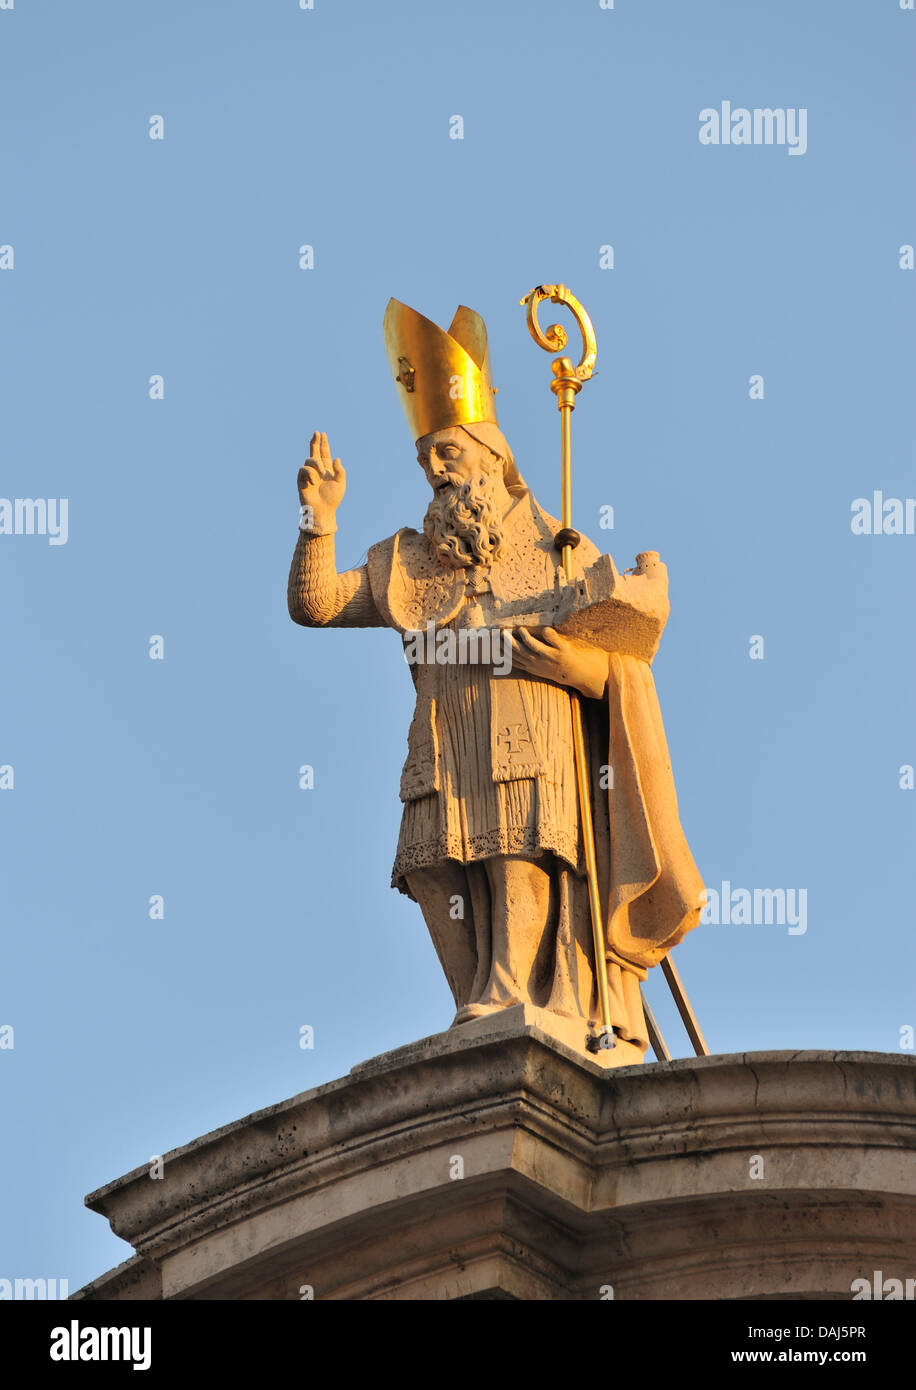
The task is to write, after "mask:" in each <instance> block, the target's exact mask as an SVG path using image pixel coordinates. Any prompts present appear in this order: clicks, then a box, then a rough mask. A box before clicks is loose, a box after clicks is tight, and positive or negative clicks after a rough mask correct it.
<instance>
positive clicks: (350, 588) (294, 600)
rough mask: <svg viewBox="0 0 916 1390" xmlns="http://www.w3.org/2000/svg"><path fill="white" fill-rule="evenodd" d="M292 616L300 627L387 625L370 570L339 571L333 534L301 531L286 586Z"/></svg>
mask: <svg viewBox="0 0 916 1390" xmlns="http://www.w3.org/2000/svg"><path fill="white" fill-rule="evenodd" d="M286 597H287V604H288V607H289V616H290V617H291V618H292V620H293V622H294V623H298V624H299V625H300V627H385V625H386V624H385V620H384V618H383V617H382V615H381V614H380V613H379V611H378V609H377V608H376V606H375V602H374V600H373V598H372V590H371V588H370V586H369V570H368V567H367V566H366V565H361V566H360V567H359V569H355V570H347V571H346V573H344V574H338V573H337V567H336V564H335V560H334V536H333V534H332V535H309V534H307V533H305V532H301V531H300V533H299V540H298V541H297V543H296V549H295V552H294V554H293V562H292V564H291V566H290V570H289V584H288V586H287V593H286Z"/></svg>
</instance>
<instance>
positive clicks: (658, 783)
mask: <svg viewBox="0 0 916 1390" xmlns="http://www.w3.org/2000/svg"><path fill="white" fill-rule="evenodd" d="M385 339H386V348H387V353H388V358H389V362H390V364H391V367H392V371H393V372H394V374H395V381H396V384H397V387H398V390H399V394H400V397H401V400H402V404H403V406H404V409H405V412H406V415H407V420H408V424H409V425H410V429H411V436H412V438H413V439H414V440H415V441H416V448H417V459H418V462H419V464H420V466H421V468H422V469H423V471H424V473H425V475H426V478H427V481H428V482H429V484H430V487H431V489H432V494H433V495H432V500H431V502H430V504H429V508H428V510H427V512H426V516H425V518H424V521H423V529H422V531H416V530H413V529H411V528H409V527H405V528H403V529H401V530H400V531H398V532H397V534H396V535H394V536H391V537H389V538H388V539H387V540H383V541H380V542H379V543H378V544H377V545H374V546H373V547H372V548H371V549H370V551H369V554H368V560H367V563H366V564H364V565H362V566H360V568H358V569H354V570H349V571H347V572H346V573H343V574H339V573H338V572H337V567H336V564H335V556H334V533H335V531H336V530H337V523H336V516H337V509H338V506H339V504H340V502H341V500H342V498H343V496H344V488H345V477H344V470H343V467H342V465H341V462H340V459H337V458H332V456H331V450H330V446H329V443H328V437H327V435H326V434H321V433H318V434H315V435H313V437H312V441H311V452H310V457H309V459H308V460H307V461H306V463H305V464H304V466H303V467H302V469H301V470H300V472H299V479H298V485H299V497H300V502H301V505H302V520H301V522H300V534H299V538H298V541H297V544H296V550H295V554H294V556H293V561H292V567H291V570H290V576H289V593H288V598H289V612H290V617H291V618H292V619H293V621H294V622H296V623H299V624H300V625H301V626H303V627H332V626H333V627H381V626H387V627H391V628H394V629H395V631H396V632H398V633H399V634H400V636H401V639H402V642H403V644H404V649H405V654H406V655H407V657H408V660H409V661H410V663H411V664H410V671H411V675H412V678H413V682H414V686H415V692H416V707H415V711H414V716H413V721H412V723H411V726H410V732H409V735H408V751H407V760H406V762H405V764H404V769H403V773H402V776H401V787H400V796H401V800H402V802H403V815H402V820H401V829H400V837H399V841H398V846H397V852H396V856H395V861H394V868H393V871H392V880H391V881H392V886H394V887H397V888H399V889H400V891H401V892H402V893H405V894H406V895H407V896H408V897H410V898H412V899H414V901H415V902H417V903H419V905H420V908H421V910H422V913H423V916H424V918H425V920H426V925H427V927H428V929H429V932H430V935H431V937H432V940H433V943H434V945H435V948H436V951H437V953H438V956H439V960H440V962H441V964H442V968H443V970H444V972H445V975H446V978H447V980H448V983H449V986H450V988H451V991H452V994H453V996H454V1000H455V1006H456V1010H457V1012H456V1015H455V1018H454V1021H453V1023H452V1027H456V1028H460V1027H461V1026H463V1025H467V1024H468V1023H469V1022H470V1021H472V1020H474V1019H478V1018H480V1017H482V1016H484V1015H488V1014H492V1013H494V1012H497V1011H501V1010H505V1009H508V1008H511V1007H513V1006H516V1005H519V1004H522V1005H526V1006H529V1008H533V1009H536V1010H540V1011H542V1012H541V1014H540V1015H538V1017H540V1018H542V1019H547V1020H548V1023H549V1022H550V1021H551V1020H552V1021H554V1022H555V1024H556V1025H557V1029H558V1030H559V1032H560V1033H563V1034H564V1035H565V1036H569V1037H575V1038H576V1039H578V1040H579V1041H578V1044H577V1045H578V1046H579V1047H580V1048H581V1049H582V1050H585V1046H586V1040H587V1038H588V1037H589V1036H590V1035H592V1034H593V1033H594V1030H595V1028H596V1026H597V1020H598V1013H597V1001H596V982H595V978H594V970H593V961H594V951H593V947H592V930H591V923H590V916H589V901H588V893H587V886H586V880H585V866H584V862H583V845H582V833H581V828H580V815H579V806H578V802H577V790H576V776H575V768H574V763H573V742H572V727H571V716H570V711H571V698H570V694H571V692H577V693H578V696H579V697H580V704H581V709H582V712H583V723H584V732H585V740H586V746H587V765H588V783H589V796H590V801H591V807H592V819H593V823H594V837H595V845H596V858H597V870H598V881H599V886H600V898H601V914H602V922H603V925H604V935H605V952H606V961H607V981H608V991H609V1000H610V1012H611V1021H612V1024H613V1033H614V1049H613V1051H614V1054H615V1056H614V1064H621V1063H624V1064H625V1063H629V1062H634V1061H641V1060H642V1059H643V1057H644V1054H645V1051H646V1048H647V1046H648V1036H647V1030H646V1022H645V1018H644V1014H643V1008H642V1001H641V996H640V982H641V981H642V980H644V979H645V978H646V973H647V970H648V969H649V968H650V967H652V966H653V965H656V964H658V963H659V962H660V961H661V960H662V959H663V957H664V956H665V955H666V954H667V952H668V951H670V950H671V948H672V947H673V946H675V945H676V944H677V943H678V942H680V941H681V940H682V939H683V937H684V935H685V933H686V932H687V931H689V930H690V929H691V928H692V927H694V926H695V925H696V924H697V922H698V920H699V914H700V910H701V908H700V899H701V891H702V882H701V879H700V877H699V874H698V872H697V869H696V866H695V864H694V862H693V859H692V857H691V854H690V850H689V848H688V846H687V843H686V841H685V838H684V834H683V831H682V829H681V826H680V821H679V818H678V810H677V801H676V796H675V790H674V782H673V779H672V774H671V767H670V761H669V756H668V750H667V745H666V741H665V734H664V729H663V727H662V720H661V713H660V710H659V706H658V700H657V697H656V693H655V685H654V681H653V678H652V672H651V668H650V665H649V660H650V659H651V656H652V655H653V654H654V649H655V647H656V646H657V641H658V636H659V635H660V632H661V626H662V625H663V623H664V616H666V615H667V597H666V593H667V579H666V575H665V570H664V566H663V565H660V563H659V562H658V557H657V555H655V554H654V552H646V553H645V554H644V555H641V556H639V557H638V559H637V565H636V569H635V572H631V573H629V574H627V575H625V576H621V575H618V574H617V571H616V569H615V568H614V566H613V562H612V561H611V560H610V557H607V556H605V557H601V556H600V555H599V552H598V550H597V549H596V547H595V546H594V545H592V543H591V542H590V541H588V540H587V539H586V538H584V537H582V538H581V541H580V543H579V544H578V546H577V548H576V549H575V550H574V551H573V556H574V571H575V574H574V583H573V584H572V585H571V584H570V580H569V578H568V577H567V576H566V575H565V574H564V572H563V567H562V565H561V558H560V551H559V549H558V548H557V544H556V541H555V537H556V535H557V533H558V531H559V529H560V523H559V522H558V521H556V520H555V519H554V518H553V517H552V516H550V515H549V514H548V513H547V512H545V511H544V510H543V509H542V508H541V507H540V506H539V505H538V503H537V501H536V500H535V498H534V497H533V495H532V494H531V492H530V491H529V490H528V488H527V487H526V486H525V483H524V481H523V479H522V477H521V476H520V474H519V471H518V469H517V467H516V464H515V460H514V458H513V455H512V451H511V449H510V447H509V445H508V443H507V441H506V439H505V437H504V435H503V434H502V432H501V431H500V429H499V426H498V423H497V420H496V411H495V405H494V400H493V397H494V394H495V392H494V389H493V387H492V384H491V379H490V362H489V352H488V347H487V335H486V328H485V326H484V324H483V320H482V319H481V318H480V316H479V315H477V314H476V313H474V312H473V311H472V310H470V309H467V308H464V307H461V308H459V309H458V311H457V313H456V315H455V318H454V320H453V321H452V324H451V325H450V327H449V330H448V332H444V331H443V330H442V329H441V328H439V327H438V326H437V325H436V324H434V323H432V322H431V321H430V320H429V319H426V318H424V317H423V316H422V315H421V314H418V313H416V312H415V311H414V310H412V309H410V308H408V307H407V306H406V305H404V304H401V303H399V302H398V301H397V300H391V301H390V303H389V305H388V309H387V312H386V316H385ZM602 566H603V567H604V568H603V570H602ZM601 574H604V575H606V576H607V575H610V580H609V581H608V582H609V584H610V588H608V589H607V593H608V594H610V595H611V597H610V599H609V600H608V602H607V604H606V609H607V611H609V612H610V611H612V612H613V616H614V621H615V623H616V626H614V625H613V624H612V629H613V632H614V633H615V634H617V633H623V634H624V635H623V636H616V635H615V636H614V637H608V636H606V635H603V634H604V633H605V629H601V630H600V631H593V630H592V628H591V627H590V626H589V623H588V621H587V620H583V617H582V613H581V612H579V615H578V616H579V623H578V627H577V626H576V624H575V623H574V622H573V623H570V624H567V625H566V630H564V631H560V630H559V629H560V628H561V627H563V626H564V624H563V623H562V622H560V621H559V617H558V615H559V616H562V615H563V614H564V613H566V614H569V613H570V612H571V611H572V610H574V609H576V605H577V602H579V600H578V599H577V595H580V594H585V593H586V592H587V591H588V586H589V584H590V583H591V584H593V585H594V583H595V582H596V580H595V576H598V577H599V578H600V576H601ZM577 586H578V587H577ZM615 586H616V587H615ZM650 592H651V593H652V594H654V595H656V596H657V595H659V594H660V595H661V597H660V598H659V599H658V601H655V600H653V602H651V603H648V604H647V603H646V602H644V601H643V599H642V597H641V595H644V594H647V593H650ZM582 602H585V600H582ZM580 606H581V605H580ZM661 610H663V614H662V616H661V618H660V619H658V620H657V621H656V622H655V627H654V628H652V627H651V622H650V618H647V616H646V614H647V613H650V617H651V614H655V616H656V619H657V618H658V613H659V612H660V611H661ZM593 611H595V610H593V609H587V610H586V614H585V618H586V619H587V617H588V613H590V612H593ZM647 624H648V626H647ZM650 629H651V630H650ZM570 631H573V632H576V633H578V635H569V633H570ZM607 631H611V628H608V629H607ZM647 632H648V636H647V635H646V634H647ZM626 634H633V640H630V638H629V637H628V636H627V635H626ZM484 636H486V637H488V638H489V639H490V640H489V641H488V642H484V641H483V640H482V638H483V637H484Z"/></svg>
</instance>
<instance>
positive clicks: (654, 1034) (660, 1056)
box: [639, 985, 671, 1062]
mask: <svg viewBox="0 0 916 1390" xmlns="http://www.w3.org/2000/svg"><path fill="white" fill-rule="evenodd" d="M639 997H640V999H641V1000H642V1011H643V1013H644V1014H645V1016H646V1030H647V1032H648V1034H649V1045H650V1046H651V1048H652V1051H653V1052H654V1053H655V1056H656V1059H657V1060H658V1061H659V1062H670V1061H671V1053H670V1052H669V1051H668V1049H667V1047H666V1046H665V1039H664V1038H663V1037H662V1032H661V1029H660V1028H659V1026H658V1023H657V1022H656V1019H655V1014H654V1013H653V1012H652V1010H651V1009H650V1007H649V1001H648V999H647V998H646V996H645V993H644V992H643V988H642V986H641V985H640V987H639Z"/></svg>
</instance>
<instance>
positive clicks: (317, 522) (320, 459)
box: [297, 430, 347, 534]
mask: <svg viewBox="0 0 916 1390" xmlns="http://www.w3.org/2000/svg"><path fill="white" fill-rule="evenodd" d="M297 482H298V485H299V502H300V504H301V506H302V521H301V523H300V525H301V526H302V529H303V530H306V531H315V532H317V533H319V534H322V533H324V534H326V533H328V532H331V531H335V530H336V529H337V523H336V521H335V517H336V514H337V508H338V507H339V506H340V501H341V498H342V497H343V495H344V492H345V491H346V487H347V475H346V473H345V472H344V468H343V464H342V463H341V461H340V459H332V458H331V446H330V444H329V443H328V437H327V435H326V434H321V433H320V431H317V430H316V432H315V433H314V434H313V435H312V442H311V445H310V451H309V456H308V458H307V459H306V461H305V463H304V464H303V465H302V467H301V468H300V469H299V477H298V479H297Z"/></svg>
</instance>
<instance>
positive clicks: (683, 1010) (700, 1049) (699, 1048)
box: [662, 956, 709, 1057]
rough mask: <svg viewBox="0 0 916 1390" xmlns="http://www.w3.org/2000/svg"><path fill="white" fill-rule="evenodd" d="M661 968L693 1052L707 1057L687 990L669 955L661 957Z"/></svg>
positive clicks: (705, 1047) (703, 1039)
mask: <svg viewBox="0 0 916 1390" xmlns="http://www.w3.org/2000/svg"><path fill="white" fill-rule="evenodd" d="M662 970H663V972H664V975H665V979H666V980H667V981H668V988H669V989H670V990H671V993H672V995H673V996H674V1002H675V1004H677V1011H678V1013H679V1014H680V1016H681V1018H682V1019H683V1022H684V1027H685V1028H686V1029H687V1036H688V1037H689V1038H690V1041H691V1042H692V1044H693V1050H694V1052H695V1053H696V1055H697V1056H698V1057H708V1056H709V1048H708V1047H707V1046H706V1039H705V1038H704V1037H703V1034H702V1031H701V1029H700V1025H699V1023H698V1022H697V1016H696V1014H695V1013H694V1012H693V1006H692V1005H691V1003H690V1000H689V999H688V998H687V991H686V990H685V989H684V986H683V985H682V983H681V977H680V975H679V974H678V973H677V966H676V965H675V964H674V962H673V960H672V959H671V957H670V956H665V957H664V958H663V960H662Z"/></svg>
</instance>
